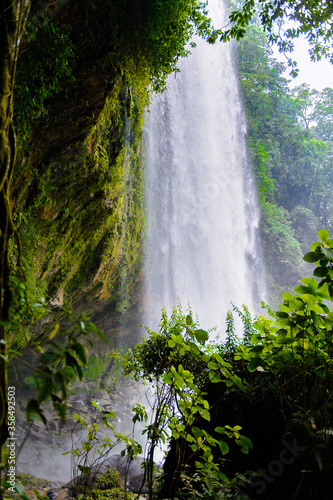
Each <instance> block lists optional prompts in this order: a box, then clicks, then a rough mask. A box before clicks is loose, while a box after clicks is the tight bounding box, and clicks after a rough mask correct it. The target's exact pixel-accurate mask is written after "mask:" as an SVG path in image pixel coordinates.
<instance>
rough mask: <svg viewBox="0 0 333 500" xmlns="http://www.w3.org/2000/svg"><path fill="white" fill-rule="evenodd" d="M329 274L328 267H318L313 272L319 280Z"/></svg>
mask: <svg viewBox="0 0 333 500" xmlns="http://www.w3.org/2000/svg"><path fill="white" fill-rule="evenodd" d="M327 273H328V268H327V267H316V269H315V270H314V271H313V275H314V276H317V278H323V277H324V276H326V275H327Z"/></svg>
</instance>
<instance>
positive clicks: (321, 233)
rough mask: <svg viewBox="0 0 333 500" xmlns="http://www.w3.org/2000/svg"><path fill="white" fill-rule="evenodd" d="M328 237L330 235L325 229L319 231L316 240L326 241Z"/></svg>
mask: <svg viewBox="0 0 333 500" xmlns="http://www.w3.org/2000/svg"><path fill="white" fill-rule="evenodd" d="M329 237H330V233H329V232H328V231H326V229H321V230H320V231H319V233H318V238H319V239H320V240H321V241H327V240H328V238H329Z"/></svg>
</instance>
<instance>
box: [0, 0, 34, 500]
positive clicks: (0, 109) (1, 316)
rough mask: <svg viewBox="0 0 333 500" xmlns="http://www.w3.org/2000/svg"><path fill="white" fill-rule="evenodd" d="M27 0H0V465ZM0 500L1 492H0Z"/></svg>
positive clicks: (4, 427) (4, 435) (4, 425)
mask: <svg viewBox="0 0 333 500" xmlns="http://www.w3.org/2000/svg"><path fill="white" fill-rule="evenodd" d="M29 7H30V0H0V464H1V463H2V462H3V445H4V443H5V441H6V439H7V437H8V428H7V411H8V404H7V361H6V357H7V348H6V334H5V326H4V323H6V321H8V312H9V306H10V298H11V293H10V283H9V279H10V266H9V240H10V238H11V236H12V235H13V232H14V226H13V221H12V213H11V204H10V201H9V188H10V180H11V176H12V173H13V167H14V162H15V133H14V128H13V123H12V118H13V89H14V78H15V68H16V62H17V57H18V49H19V42H20V38H21V35H22V31H23V27H24V23H25V21H26V18H27V15H28V12H29ZM0 498H2V492H1V489H0Z"/></svg>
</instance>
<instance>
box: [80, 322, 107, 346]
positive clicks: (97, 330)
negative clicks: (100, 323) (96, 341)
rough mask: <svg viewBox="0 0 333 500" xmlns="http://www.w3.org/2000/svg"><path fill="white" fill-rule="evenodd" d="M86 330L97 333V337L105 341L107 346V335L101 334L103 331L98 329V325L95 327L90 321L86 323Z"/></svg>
mask: <svg viewBox="0 0 333 500" xmlns="http://www.w3.org/2000/svg"><path fill="white" fill-rule="evenodd" d="M85 326H86V330H91V331H93V332H94V333H96V335H97V336H98V337H99V338H100V339H102V340H103V342H104V344H107V340H106V338H105V335H104V334H103V333H102V332H101V330H100V329H99V328H97V326H96V325H94V323H91V322H90V321H89V322H88V323H86V325H85Z"/></svg>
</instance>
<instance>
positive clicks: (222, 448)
mask: <svg viewBox="0 0 333 500" xmlns="http://www.w3.org/2000/svg"><path fill="white" fill-rule="evenodd" d="M219 447H220V451H221V453H222V455H226V454H227V453H229V446H228V444H227V443H226V442H225V441H220V442H219Z"/></svg>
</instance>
